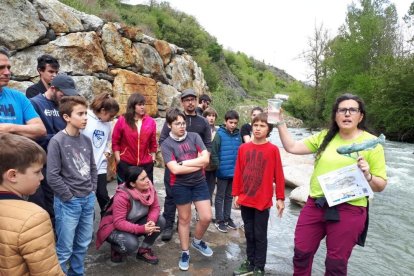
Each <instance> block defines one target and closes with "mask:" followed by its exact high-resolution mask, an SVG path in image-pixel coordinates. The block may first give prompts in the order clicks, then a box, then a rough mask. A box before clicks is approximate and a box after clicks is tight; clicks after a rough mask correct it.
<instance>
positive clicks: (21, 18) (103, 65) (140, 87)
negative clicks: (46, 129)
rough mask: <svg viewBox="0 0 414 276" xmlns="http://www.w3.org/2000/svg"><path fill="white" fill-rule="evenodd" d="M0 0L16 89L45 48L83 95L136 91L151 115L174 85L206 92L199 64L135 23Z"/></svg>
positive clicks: (32, 74)
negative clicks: (142, 97)
mask: <svg viewBox="0 0 414 276" xmlns="http://www.w3.org/2000/svg"><path fill="white" fill-rule="evenodd" d="M1 2H2V3H1V5H0V14H1V15H2V16H1V17H0V26H1V27H0V45H5V46H6V47H8V48H9V49H10V50H12V57H11V63H12V72H13V77H12V79H13V81H11V83H10V85H9V86H10V87H14V88H16V89H18V90H20V91H22V92H24V91H25V90H26V88H27V87H28V86H30V85H32V84H33V83H34V82H36V81H38V73H37V70H36V66H37V57H39V56H40V55H43V54H50V55H52V56H54V57H56V58H57V59H58V60H59V63H60V65H61V69H60V72H66V73H67V74H70V75H72V76H73V77H74V79H75V81H76V84H77V87H78V89H79V91H80V92H81V94H82V95H83V96H85V97H86V98H87V99H88V100H91V99H92V98H93V96H94V95H96V94H99V93H101V92H109V93H110V94H111V95H113V96H114V97H115V98H116V99H117V100H118V102H119V103H120V105H121V111H120V113H123V112H124V110H125V105H126V102H127V99H128V97H129V95H130V94H132V93H136V92H139V93H141V94H143V95H144V96H145V98H146V100H147V104H148V106H147V112H148V113H149V114H150V115H151V116H160V117H165V112H166V109H167V108H168V107H170V106H177V105H179V100H178V99H179V95H180V93H181V92H180V91H182V90H184V89H186V88H188V87H193V88H194V89H195V90H196V92H197V93H198V94H204V93H208V87H207V84H206V82H205V80H204V76H203V72H202V70H201V68H200V67H199V66H198V65H197V64H196V62H195V61H194V60H193V58H192V57H191V56H190V55H188V54H187V53H186V51H185V49H183V48H180V47H178V46H176V45H173V44H171V43H168V42H167V41H163V40H158V39H155V38H153V37H150V36H147V35H145V34H144V33H143V32H142V31H141V30H140V29H138V28H135V27H129V26H125V25H123V24H120V23H116V22H105V21H103V20H102V19H100V18H98V17H96V16H94V15H88V14H85V13H82V12H79V11H77V10H75V9H73V8H71V7H68V6H66V5H64V4H62V3H60V2H59V1H57V0H31V1H29V0H5V1H1Z"/></svg>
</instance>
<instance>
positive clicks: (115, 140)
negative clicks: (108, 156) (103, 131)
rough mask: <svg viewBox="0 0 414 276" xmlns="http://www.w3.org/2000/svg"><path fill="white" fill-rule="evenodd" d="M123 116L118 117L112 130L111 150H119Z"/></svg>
mask: <svg viewBox="0 0 414 276" xmlns="http://www.w3.org/2000/svg"><path fill="white" fill-rule="evenodd" d="M123 118H124V117H123V116H121V117H119V118H118V121H116V123H115V126H114V130H113V131H112V151H121V139H122V128H123V127H122V125H123Z"/></svg>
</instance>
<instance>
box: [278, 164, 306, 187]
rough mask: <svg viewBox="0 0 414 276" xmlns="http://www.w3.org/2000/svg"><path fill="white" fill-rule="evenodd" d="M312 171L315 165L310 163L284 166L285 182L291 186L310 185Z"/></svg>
mask: <svg viewBox="0 0 414 276" xmlns="http://www.w3.org/2000/svg"><path fill="white" fill-rule="evenodd" d="M282 162H283V160H282ZM312 173H313V165H310V164H301V163H298V164H296V165H290V166H285V167H283V174H284V175H285V184H286V186H288V187H291V188H296V187H300V186H305V185H309V182H310V178H311V176H312Z"/></svg>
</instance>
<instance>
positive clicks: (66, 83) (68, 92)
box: [50, 74, 79, 96]
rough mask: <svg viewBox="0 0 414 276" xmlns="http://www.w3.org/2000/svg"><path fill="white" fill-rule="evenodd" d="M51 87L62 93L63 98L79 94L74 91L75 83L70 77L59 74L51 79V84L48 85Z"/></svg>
mask: <svg viewBox="0 0 414 276" xmlns="http://www.w3.org/2000/svg"><path fill="white" fill-rule="evenodd" d="M50 85H51V86H54V87H56V88H57V89H58V90H60V91H62V92H63V94H65V96H78V95H79V93H78V91H77V90H76V85H75V81H74V80H73V78H72V77H70V76H68V75H65V74H59V75H57V76H56V77H54V78H53V80H52V82H51V83H50Z"/></svg>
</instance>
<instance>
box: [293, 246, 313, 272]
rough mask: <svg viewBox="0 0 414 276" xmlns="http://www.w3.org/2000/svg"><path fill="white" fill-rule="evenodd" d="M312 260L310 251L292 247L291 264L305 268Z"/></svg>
mask: <svg viewBox="0 0 414 276" xmlns="http://www.w3.org/2000/svg"><path fill="white" fill-rule="evenodd" d="M311 260H312V252H304V251H301V250H299V249H297V248H295V249H294V255H293V265H294V266H295V267H301V268H305V267H308V266H309V265H310V262H311Z"/></svg>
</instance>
